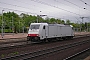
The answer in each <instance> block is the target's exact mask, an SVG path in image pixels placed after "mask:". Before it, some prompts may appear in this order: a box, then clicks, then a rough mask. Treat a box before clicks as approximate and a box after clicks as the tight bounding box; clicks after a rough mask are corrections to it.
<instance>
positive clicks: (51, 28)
mask: <svg viewBox="0 0 90 60" xmlns="http://www.w3.org/2000/svg"><path fill="white" fill-rule="evenodd" d="M73 36H74V33H73V29H72V26H71V25H64V24H48V23H31V25H30V28H29V31H28V36H27V40H28V41H32V42H40V41H44V42H45V41H51V40H52V39H60V38H63V39H67V38H73Z"/></svg>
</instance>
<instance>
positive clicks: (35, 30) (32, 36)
mask: <svg viewBox="0 0 90 60" xmlns="http://www.w3.org/2000/svg"><path fill="white" fill-rule="evenodd" d="M39 27H40V24H31V25H30V28H29V31H28V36H27V41H32V42H38V41H39V40H40V37H39Z"/></svg>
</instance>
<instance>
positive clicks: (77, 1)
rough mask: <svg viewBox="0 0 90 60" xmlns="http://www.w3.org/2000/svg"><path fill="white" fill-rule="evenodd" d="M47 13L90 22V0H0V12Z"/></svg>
mask: <svg viewBox="0 0 90 60" xmlns="http://www.w3.org/2000/svg"><path fill="white" fill-rule="evenodd" d="M2 10H4V11H3V12H9V11H11V12H12V11H14V12H15V13H17V14H21V13H25V14H31V15H47V16H45V17H50V18H51V17H53V18H57V19H62V20H65V21H66V20H70V21H71V22H75V23H81V22H82V19H81V17H84V18H83V22H90V0H0V13H2Z"/></svg>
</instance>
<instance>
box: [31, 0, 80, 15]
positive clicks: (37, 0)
mask: <svg viewBox="0 0 90 60" xmlns="http://www.w3.org/2000/svg"><path fill="white" fill-rule="evenodd" d="M31 1H34V2H37V3H40V4H44V5H47V6H51V7H54V8H57V9H60V10H63V11H66V12H68V13H72V14H75V15H78V16H80V14H77V13H74V12H71V11H69V10H66V9H63V8H60V7H57V6H55V5H51V4H49V3H46V2H43V1H39V0H31Z"/></svg>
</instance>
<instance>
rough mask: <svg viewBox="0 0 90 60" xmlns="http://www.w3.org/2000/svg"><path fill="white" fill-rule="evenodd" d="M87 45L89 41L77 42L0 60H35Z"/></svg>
mask: <svg viewBox="0 0 90 60" xmlns="http://www.w3.org/2000/svg"><path fill="white" fill-rule="evenodd" d="M87 43H90V40H83V41H79V42H74V43H69V44H65V45H62V46H56V47H51V48H47V49H42V50H38V51H34V52H29V53H24V54H20V55H15V56H11V57H6V58H2V59H1V60H7V59H8V60H9V59H10V60H32V59H37V58H38V57H41V56H45V55H48V54H52V53H55V52H58V51H64V50H67V49H71V48H73V47H76V46H81V45H84V44H87ZM64 60H65V59H64Z"/></svg>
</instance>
